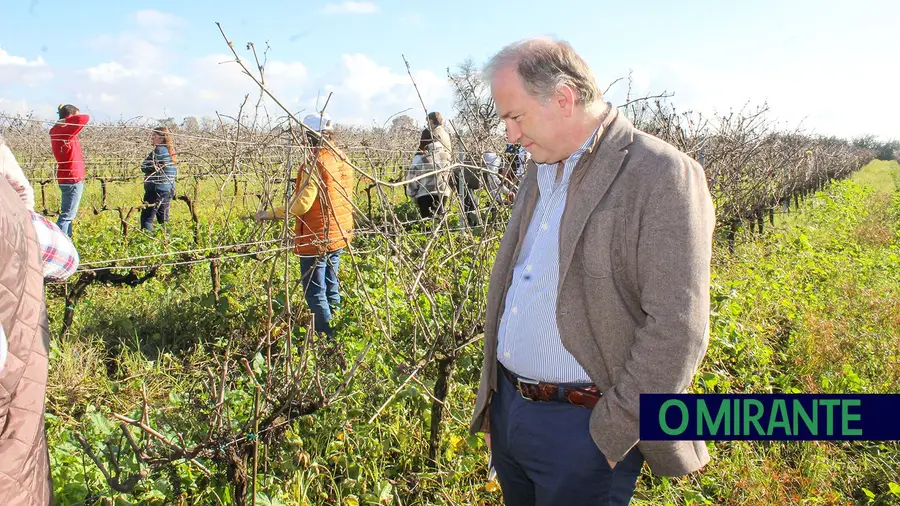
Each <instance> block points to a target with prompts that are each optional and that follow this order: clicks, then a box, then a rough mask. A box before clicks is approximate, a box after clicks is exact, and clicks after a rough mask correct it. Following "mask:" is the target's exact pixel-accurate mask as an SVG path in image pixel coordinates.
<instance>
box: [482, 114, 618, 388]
mask: <svg viewBox="0 0 900 506" xmlns="http://www.w3.org/2000/svg"><path fill="white" fill-rule="evenodd" d="M600 128H602V127H600ZM598 130H599V128H598ZM596 133H597V131H596V130H595V131H594V134H592V135H591V136H590V137H588V139H587V140H586V141H585V142H584V144H582V145H581V149H579V150H578V151H576V152H575V153H572V155H570V156H569V157H568V158H566V161H565V164H564V165H563V174H562V178H561V180H560V181H558V182H557V181H556V172H557V165H558V164H555V163H554V164H538V166H537V181H538V190H539V192H540V193H539V197H538V202H537V205H536V207H535V209H534V214H533V215H532V217H531V222H530V223H529V224H528V232H526V234H525V239H524V241H523V243H522V249H521V251H520V252H519V258H518V259H517V260H516V264H515V266H514V267H513V276H512V283H511V284H510V286H509V291H508V292H507V293H506V306H505V309H504V311H503V316H502V318H501V319H500V328H499V331H498V344H497V358H498V359H499V360H500V363H502V364H503V366H504V367H506V368H507V369H509V370H510V371H512V372H514V373H516V374H518V375H519V376H524V377H526V378H530V379H534V380H538V381H546V382H550V383H591V379H590V377H589V376H588V374H587V372H585V370H584V368H582V367H581V365H579V364H578V362H577V361H576V360H575V357H573V356H572V354H571V353H569V352H568V350H566V349H565V348H564V347H563V344H562V340H561V339H560V337H559V328H558V327H557V325H556V300H557V295H558V286H559V232H560V221H561V219H562V214H563V210H564V209H565V207H566V196H567V193H568V190H569V181H570V179H571V177H572V170H573V169H574V168H575V164H577V163H578V160H580V159H581V155H583V154H584V152H585V151H586V150H587V148H588V147H589V146H590V145H591V141H593V139H594V135H595V134H596Z"/></svg>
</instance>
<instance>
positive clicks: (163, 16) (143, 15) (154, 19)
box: [134, 9, 187, 28]
mask: <svg viewBox="0 0 900 506" xmlns="http://www.w3.org/2000/svg"><path fill="white" fill-rule="evenodd" d="M134 20H135V22H137V24H138V25H140V26H144V27H147V28H167V27H169V28H180V27H182V26H184V25H186V24H187V21H186V20H184V19H182V18H179V17H178V16H176V15H174V14H169V13H168V12H160V11H156V10H153V9H144V10H140V11H137V12H135V13H134Z"/></svg>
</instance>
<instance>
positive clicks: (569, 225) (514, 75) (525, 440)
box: [471, 39, 715, 505]
mask: <svg viewBox="0 0 900 506" xmlns="http://www.w3.org/2000/svg"><path fill="white" fill-rule="evenodd" d="M486 77H487V78H488V79H489V80H490V83H491V92H492V95H493V98H494V101H495V102H496V105H497V109H498V112H499V114H500V115H501V118H502V119H503V121H504V122H505V125H506V130H507V137H508V141H509V142H510V143H521V145H522V146H523V147H524V148H525V149H526V150H527V151H528V152H529V153H530V154H531V155H532V161H530V162H529V164H528V167H527V171H526V175H525V177H524V179H523V181H522V184H521V186H520V188H519V194H518V197H517V199H516V205H515V208H514V210H513V213H512V216H511V218H510V223H509V225H508V228H507V230H506V233H505V234H504V236H503V239H502V241H501V243H500V249H499V251H498V253H497V258H496V261H495V264H494V268H493V271H492V273H491V280H490V288H489V294H488V302H487V321H486V324H485V334H484V366H483V370H482V376H481V385H480V387H479V390H478V398H477V400H476V404H475V412H474V415H473V418H472V423H471V431H472V433H477V432H484V433H485V439H486V440H487V443H488V446H489V447H490V448H491V458H492V462H493V465H494V467H495V468H496V471H497V475H498V478H499V481H500V485H501V488H502V490H503V496H504V500H505V502H506V503H507V504H509V505H525V504H527V505H533V504H539V505H551V504H568V505H581V504H603V505H613V504H615V505H618V504H628V503H629V502H630V500H631V497H632V495H633V493H634V488H635V485H636V480H637V477H638V476H639V475H640V471H641V467H642V466H643V463H644V461H646V462H647V463H648V465H649V466H650V469H651V470H652V471H653V472H654V473H655V474H658V475H663V476H678V475H683V474H687V473H690V472H693V471H696V470H698V469H699V468H701V467H702V466H703V465H704V464H706V463H707V462H708V461H709V455H708V453H707V450H706V445H705V443H704V442H702V441H640V438H639V415H640V414H639V412H638V407H639V395H640V394H641V393H680V392H684V391H685V390H686V389H687V387H688V385H689V384H690V382H691V380H692V377H693V375H694V373H695V372H696V370H697V368H698V367H699V365H700V362H701V360H702V358H703V356H704V354H705V353H706V348H707V344H708V342H709V335H708V320H709V280H710V257H711V250H712V233H713V228H714V223H715V219H714V211H713V204H712V200H711V198H710V195H709V190H708V186H707V182H706V177H705V174H704V171H703V168H702V167H701V166H700V165H699V164H698V163H697V162H696V161H694V160H692V159H691V158H689V157H688V156H687V155H685V154H684V153H682V152H680V151H678V150H677V149H675V148H674V147H673V146H671V145H669V144H667V143H665V142H663V141H661V140H660V139H657V138H655V137H653V136H651V135H648V134H646V133H644V132H641V131H639V130H637V129H636V128H635V127H634V126H633V125H632V124H631V122H630V121H629V120H628V119H627V118H625V116H624V115H623V114H621V113H619V112H618V110H617V109H616V108H615V107H612V106H611V104H609V103H606V102H605V101H604V100H603V97H602V96H601V94H600V92H599V89H598V87H597V84H596V81H595V79H594V77H593V75H592V74H591V71H590V69H589V68H588V67H587V65H586V64H585V62H584V61H583V60H582V59H581V58H580V57H579V56H578V55H577V54H576V53H575V51H574V50H573V49H572V48H571V46H569V45H568V44H567V43H565V42H558V41H553V40H548V39H532V40H527V41H523V42H519V43H515V44H512V45H510V46H507V47H506V48H504V49H503V50H501V51H500V52H499V53H498V54H497V55H495V56H494V57H493V59H492V60H491V61H490V63H489V64H488V66H487V67H486Z"/></svg>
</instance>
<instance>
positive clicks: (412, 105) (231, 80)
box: [0, 3, 452, 126]
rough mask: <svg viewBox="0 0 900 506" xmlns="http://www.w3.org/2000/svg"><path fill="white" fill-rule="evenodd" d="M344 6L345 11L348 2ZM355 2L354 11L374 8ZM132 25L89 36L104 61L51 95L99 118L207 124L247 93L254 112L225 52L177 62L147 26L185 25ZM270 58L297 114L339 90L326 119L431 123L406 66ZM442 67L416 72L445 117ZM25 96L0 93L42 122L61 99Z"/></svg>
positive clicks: (55, 82)
mask: <svg viewBox="0 0 900 506" xmlns="http://www.w3.org/2000/svg"><path fill="white" fill-rule="evenodd" d="M341 5H342V6H344V7H342V8H347V7H346V6H347V5H348V4H346V3H345V4H341ZM353 5H355V6H354V7H350V9H351V10H352V9H357V10H359V9H362V10H365V9H371V8H372V7H374V5H372V7H362V8H360V7H359V6H358V5H356V4H353ZM363 5H371V4H363ZM132 21H133V23H134V24H135V25H140V26H144V27H145V28H147V29H145V30H137V31H123V32H122V33H118V34H116V33H111V34H106V35H100V36H95V37H93V38H91V39H90V40H89V41H88V44H89V46H90V48H91V49H93V50H95V51H94V52H93V54H97V53H99V54H100V57H99V58H98V59H97V63H94V64H92V65H90V66H85V67H83V68H81V69H75V70H73V71H71V72H67V74H66V76H65V79H63V78H62V77H59V78H56V79H51V81H50V82H49V83H47V84H46V88H47V89H48V90H52V92H53V95H54V96H57V95H62V96H68V97H70V98H67V99H66V101H67V102H71V103H74V104H76V105H78V106H79V107H80V108H81V109H82V110H84V111H85V112H89V113H90V114H91V115H92V116H94V117H95V118H97V119H100V120H102V119H117V118H120V117H126V118H132V117H138V116H141V117H144V118H149V119H155V118H163V117H168V116H172V117H175V118H182V117H184V116H198V117H200V116H214V115H215V114H216V113H217V112H220V113H224V114H228V115H235V114H236V113H237V112H238V109H239V107H240V105H241V103H242V102H243V100H244V96H245V95H249V97H250V100H249V101H248V105H247V107H246V108H245V109H244V112H245V113H247V111H248V110H250V111H251V113H252V109H253V106H254V105H255V104H256V98H257V97H258V96H259V93H260V92H259V88H258V87H257V86H256V85H255V84H254V82H253V81H252V80H251V79H250V78H249V77H247V76H246V75H244V74H243V72H242V70H241V68H240V66H238V65H237V64H236V63H235V62H234V56H233V55H231V54H229V53H225V52H223V53H218V54H208V55H205V56H202V57H199V58H195V59H193V60H188V61H185V60H184V59H181V60H180V61H179V60H178V59H177V58H175V57H174V56H173V55H175V54H177V48H178V44H174V45H172V46H169V45H167V44H166V43H164V42H160V41H159V40H157V37H156V36H155V33H156V32H154V31H153V30H150V29H149V28H150V27H152V26H153V25H154V24H167V23H168V24H169V25H170V26H175V25H177V24H178V23H179V21H178V20H177V19H176V18H174V17H172V16H171V15H169V14H166V13H162V12H158V11H141V12H139V13H137V14H135V15H134V16H133V17H132ZM242 57H243V58H244V59H245V61H247V62H248V65H250V66H251V68H253V67H254V66H253V65H251V64H250V63H249V62H251V61H252V56H251V55H243V54H242ZM271 57H272V55H270V60H269V61H268V62H267V63H266V65H265V77H266V86H267V89H268V90H270V91H271V92H272V93H273V94H274V95H275V96H276V97H277V98H278V100H279V101H280V102H281V103H282V104H284V105H285V106H286V107H287V108H288V109H289V110H291V111H292V112H294V113H299V114H300V115H305V114H307V113H309V112H312V111H314V110H315V109H316V107H317V103H316V102H317V96H318V97H319V99H318V101H319V104H318V106H319V107H321V105H322V104H323V103H324V100H325V97H327V95H328V93H329V92H333V93H334V95H333V97H332V99H331V101H330V103H329V105H328V112H329V113H330V114H331V115H332V117H334V118H335V119H336V120H337V121H338V122H339V123H344V124H355V125H365V126H370V125H372V124H373V123H374V124H378V125H380V124H382V123H383V122H384V121H385V120H387V119H388V118H389V117H390V116H391V115H393V114H395V113H397V112H400V111H404V110H408V112H407V114H410V115H411V116H413V117H416V118H419V117H423V116H424V111H423V110H422V105H421V103H420V100H419V97H418V96H417V94H416V90H415V88H414V87H413V85H412V82H411V80H410V78H409V76H408V75H407V73H406V70H405V69H403V68H397V69H392V68H391V67H389V66H386V65H383V64H381V63H379V62H376V61H375V60H373V59H372V58H370V57H369V56H367V55H365V54H362V53H354V54H344V55H342V56H341V58H340V59H339V60H338V61H337V62H336V63H335V65H334V66H333V67H332V68H331V69H321V70H320V71H319V72H312V71H311V70H310V69H309V68H308V67H307V66H306V65H305V63H304V62H302V61H296V60H284V59H277V58H271ZM10 66H15V69H16V71H17V72H19V71H21V69H23V68H25V67H29V68H34V69H40V70H41V71H45V72H46V71H49V68H48V67H47V64H46V62H44V61H43V60H42V59H40V58H38V59H37V60H34V61H28V60H26V59H24V58H21V57H13V56H9V55H7V54H6V53H3V52H0V71H2V70H3V69H4V68H6V67H10ZM10 68H11V67H10ZM435 70H436V71H437V72H438V73H436V72H434V71H431V70H425V69H420V70H416V71H414V72H413V76H414V78H415V80H416V83H417V85H418V87H419V91H420V92H421V94H422V99H423V100H424V101H425V103H426V104H427V106H428V108H429V110H438V111H442V112H445V113H446V112H448V111H449V105H450V98H451V95H452V93H451V89H450V86H449V83H448V82H447V80H446V78H444V77H442V75H441V74H440V73H439V69H435ZM4 75H14V73H12V72H7V73H5V74H4V73H0V82H3V81H2V79H3V77H4ZM15 75H18V74H15ZM18 98H20V97H15V96H10V95H7V94H4V93H2V92H0V111H7V112H18V113H23V112H27V111H29V110H33V111H35V112H38V111H47V114H46V115H45V116H47V117H52V112H53V111H54V110H55V102H54V103H53V104H43V103H36V102H33V101H28V102H25V101H18V100H17V99H18ZM51 100H55V98H54V99H51ZM264 104H265V105H266V108H267V111H268V112H269V113H270V114H271V116H272V117H273V119H274V118H275V117H278V116H282V115H283V113H282V111H280V110H279V109H278V107H277V106H276V105H275V104H274V103H273V102H272V101H270V100H265V101H264ZM421 120H422V118H420V122H421Z"/></svg>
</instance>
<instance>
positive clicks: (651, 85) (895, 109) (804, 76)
mask: <svg viewBox="0 0 900 506" xmlns="http://www.w3.org/2000/svg"><path fill="white" fill-rule="evenodd" d="M767 65H768V66H767V68H766V69H760V68H754V67H750V66H747V67H734V68H727V67H725V66H723V65H707V64H706V63H701V62H696V61H695V62H689V61H684V60H673V61H668V62H661V63H658V64H654V65H635V66H634V74H633V76H632V77H633V85H634V86H633V88H632V95H631V98H635V97H637V96H643V95H645V94H647V93H651V94H656V93H660V92H662V91H667V92H670V93H672V92H674V94H675V96H674V97H672V98H671V99H670V102H671V103H672V104H674V105H675V107H676V108H677V110H678V111H693V112H700V113H703V115H704V116H706V117H710V116H711V115H713V114H716V113H718V114H727V113H728V112H729V111H731V110H734V111H739V110H741V109H742V108H744V107H749V108H750V109H753V108H755V107H756V106H759V105H762V104H763V103H764V102H765V103H766V104H767V105H768V106H769V113H768V117H769V119H770V120H772V121H775V122H776V126H777V127H780V128H785V129H791V128H796V127H798V126H799V127H801V128H802V129H803V130H804V131H806V132H807V133H811V134H822V135H837V136H843V137H855V136H858V135H862V134H863V133H865V132H871V133H873V134H876V135H879V136H881V137H882V138H885V139H889V138H900V126H898V123H897V122H896V121H895V120H894V118H896V117H897V116H898V115H900V102H898V101H885V100H883V99H882V98H881V97H889V96H892V94H893V92H892V87H893V86H894V85H893V84H892V83H896V82H897V80H898V79H900V70H898V69H897V68H886V67H885V68H884V71H885V72H884V73H883V74H880V75H879V78H878V79H869V78H867V79H866V82H867V88H866V89H860V88H859V80H858V76H860V75H867V74H868V70H867V69H866V65H868V64H867V63H866V62H851V61H846V62H842V64H841V71H840V72H835V71H834V68H835V67H834V66H833V65H823V64H822V62H817V61H806V62H791V63H790V65H788V66H785V67H783V68H779V67H776V66H774V65H775V64H773V63H768V64H767ZM627 73H628V71H627V69H625V70H624V71H623V72H622V73H621V75H622V76H627ZM616 77H618V76H616ZM598 80H599V81H600V83H601V87H605V85H604V84H603V83H604V79H603V78H601V76H598ZM609 80H610V81H611V80H612V79H609ZM627 88H628V85H627V83H626V82H624V81H623V82H620V83H618V84H616V86H615V87H614V88H613V89H612V90H610V93H609V94H608V96H607V99H608V100H610V101H611V102H613V103H614V104H621V103H623V102H624V100H625V94H626V91H627ZM847 100H852V102H848V101H847Z"/></svg>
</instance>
